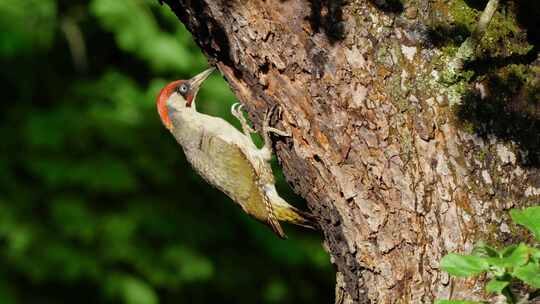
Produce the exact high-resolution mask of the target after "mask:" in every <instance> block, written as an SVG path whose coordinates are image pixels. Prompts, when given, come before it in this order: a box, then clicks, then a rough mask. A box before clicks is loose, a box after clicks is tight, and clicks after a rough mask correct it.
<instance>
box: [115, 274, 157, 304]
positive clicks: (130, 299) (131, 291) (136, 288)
mask: <svg viewBox="0 0 540 304" xmlns="http://www.w3.org/2000/svg"><path fill="white" fill-rule="evenodd" d="M107 290H108V293H109V295H110V296H112V297H114V298H121V299H122V300H123V302H124V303H125V304H158V303H159V299H158V296H157V295H156V292H155V291H154V289H153V288H152V287H151V286H150V285H148V284H147V283H146V282H144V281H142V280H140V279H139V278H137V277H134V276H131V275H126V274H115V275H113V276H112V277H111V278H109V281H108V282H107Z"/></svg>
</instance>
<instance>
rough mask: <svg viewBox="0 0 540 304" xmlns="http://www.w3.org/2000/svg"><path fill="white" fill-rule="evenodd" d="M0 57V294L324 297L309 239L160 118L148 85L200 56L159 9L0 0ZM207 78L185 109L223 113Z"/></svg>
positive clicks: (313, 240) (324, 280)
mask: <svg viewBox="0 0 540 304" xmlns="http://www.w3.org/2000/svg"><path fill="white" fill-rule="evenodd" d="M0 64H1V66H2V69H0V80H1V81H2V93H3V94H2V95H3V101H2V103H0V118H1V119H0V126H1V127H0V137H1V139H2V140H1V141H0V151H1V152H2V155H3V157H2V158H0V303H5V304H15V303H125V304H154V303H216V302H219V303H323V302H330V301H331V298H332V296H331V294H332V293H333V291H332V290H333V287H332V286H333V280H334V278H333V272H332V270H331V267H330V265H329V258H328V256H327V255H326V253H325V252H324V251H323V250H322V248H321V245H320V244H321V239H320V237H319V236H318V235H317V234H316V233H314V232H311V231H306V230H302V229H296V228H295V227H290V226H289V227H286V229H287V232H288V234H289V239H288V240H286V241H282V240H279V239H278V238H277V237H276V236H274V235H273V233H272V232H271V231H270V230H269V229H268V228H267V227H265V226H263V225H262V224H260V223H258V222H256V221H254V220H252V219H251V218H248V217H247V216H246V215H245V214H243V212H242V211H241V210H240V208H238V207H235V206H234V205H233V204H232V203H231V202H230V201H229V200H228V199H227V198H226V197H225V196H224V195H223V194H221V193H219V192H218V191H217V190H214V189H212V188H210V187H209V186H208V185H206V184H205V183H204V182H203V181H202V179H201V178H200V177H198V176H196V175H195V174H194V173H193V171H192V170H191V168H190V167H189V165H188V164H187V163H186V161H185V159H184V156H183V153H182V152H181V150H180V148H179V146H177V144H176V143H175V141H174V139H173V138H172V136H170V135H169V134H168V133H167V131H166V130H165V129H164V128H163V127H162V126H161V123H160V122H159V119H158V115H157V113H156V110H155V104H154V100H155V96H156V94H157V92H158V91H159V89H160V88H161V87H162V86H163V85H164V84H165V83H166V82H167V81H171V80H174V79H178V78H189V77H191V76H193V75H194V74H195V73H197V72H199V71H201V70H203V69H204V68H205V67H206V65H207V64H206V60H205V58H204V56H203V55H202V54H201V53H200V51H199V50H198V48H197V47H196V45H195V44H194V43H193V41H192V40H191V36H190V34H189V33H188V32H187V31H186V30H185V29H184V28H183V27H182V26H181V24H180V23H179V21H178V20H177V18H176V17H175V16H174V15H173V14H172V13H171V11H170V10H169V9H168V7H166V6H163V7H161V6H159V4H158V3H157V0H114V1H111V0H92V1H82V0H0ZM217 74H218V73H215V75H213V76H212V77H211V78H210V79H209V80H208V81H207V82H206V83H205V85H204V87H203V90H202V91H201V93H200V94H199V97H198V100H199V102H198V107H199V109H201V110H202V111H203V112H206V113H210V114H212V115H219V116H222V117H225V118H227V119H229V120H231V121H232V120H233V119H232V117H231V115H230V114H229V107H230V105H231V104H232V103H233V102H234V97H233V95H232V94H231V93H230V91H229V89H228V87H227V85H226V83H225V82H224V81H223V79H222V78H221V77H220V76H219V75H217ZM278 180H279V181H280V184H279V185H278V186H279V188H280V192H281V193H283V194H284V196H285V197H286V198H288V199H289V200H291V201H292V202H293V203H294V204H296V205H298V203H299V202H301V200H299V199H298V198H297V197H295V196H293V195H292V193H291V192H290V190H289V189H288V188H287V187H286V186H285V183H284V181H283V178H282V176H278Z"/></svg>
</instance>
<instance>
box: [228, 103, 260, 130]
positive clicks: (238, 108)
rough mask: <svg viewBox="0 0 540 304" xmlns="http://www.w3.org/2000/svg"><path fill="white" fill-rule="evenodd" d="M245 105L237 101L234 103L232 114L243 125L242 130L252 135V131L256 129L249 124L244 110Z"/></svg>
mask: <svg viewBox="0 0 540 304" xmlns="http://www.w3.org/2000/svg"><path fill="white" fill-rule="evenodd" d="M243 107H244V105H243V104H241V103H239V102H237V103H235V104H233V105H232V107H231V114H232V115H233V116H234V117H236V119H238V121H240V124H241V125H242V131H243V132H244V134H245V135H247V136H251V133H255V132H256V131H255V130H254V129H253V128H252V127H251V126H250V125H249V124H248V122H247V120H246V117H245V116H244V113H243V112H242V108H243Z"/></svg>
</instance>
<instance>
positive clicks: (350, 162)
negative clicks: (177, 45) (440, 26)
mask: <svg viewBox="0 0 540 304" xmlns="http://www.w3.org/2000/svg"><path fill="white" fill-rule="evenodd" d="M163 2H165V3H167V4H168V5H169V6H170V7H171V9H172V10H173V11H174V12H175V13H176V14H177V16H178V17H179V19H180V20H181V21H182V22H183V23H184V24H185V25H186V26H187V27H188V29H189V30H190V31H191V32H192V33H193V35H194V37H195V40H196V41H197V43H198V44H199V45H200V47H201V48H202V49H203V51H204V52H205V53H206V55H207V56H208V58H209V60H210V62H211V63H213V64H216V65H217V66H218V67H219V69H220V70H221V72H222V73H223V75H224V76H225V78H226V79H227V81H228V82H229V84H230V86H231V87H232V89H233V91H234V92H235V94H236V96H237V97H238V99H239V100H240V101H241V102H242V103H243V104H245V105H246V109H247V110H248V112H249V115H250V117H251V119H252V121H253V122H254V123H255V125H257V126H259V123H260V121H261V118H262V117H263V113H264V112H265V111H266V110H267V109H268V108H269V107H270V106H272V105H279V107H280V108H281V110H282V111H281V113H282V114H281V116H280V117H277V115H276V117H275V120H274V121H275V122H276V123H277V126H278V127H279V128H282V129H287V130H290V131H291V132H292V137H290V138H277V137H276V138H274V140H275V143H276V144H275V148H276V150H277V154H278V157H279V160H280V163H281V164H282V166H283V170H284V173H285V176H286V177H287V179H288V181H289V183H290V185H291V186H292V187H293V188H294V190H295V191H296V192H297V193H298V194H300V195H301V196H302V197H304V198H305V199H306V200H307V202H308V206H309V208H310V209H311V211H312V212H313V213H314V214H315V215H317V216H318V217H319V221H320V224H321V227H322V230H323V233H324V237H325V246H326V248H327V249H328V251H329V252H330V254H331V257H332V262H333V263H334V264H335V266H336V268H337V286H336V303H432V302H433V301H434V299H436V298H442V299H447V298H467V299H475V298H479V297H483V296H485V295H483V294H482V288H481V286H482V280H483V279H484V278H482V277H480V278H474V279H468V280H456V279H453V278H449V276H448V275H447V274H446V273H444V272H442V271H441V270H440V268H439V265H438V263H439V260H440V259H441V257H442V256H444V255H445V254H446V253H448V252H468V251H470V249H471V247H472V245H473V244H474V243H475V242H477V241H478V240H487V241H492V242H495V243H498V244H501V243H503V242H504V241H505V240H508V239H510V238H512V235H513V234H511V233H510V231H511V230H512V229H513V228H514V226H513V225H512V224H511V223H510V222H509V218H508V215H507V212H506V211H507V210H508V209H509V208H511V207H515V206H525V205H527V204H531V202H533V201H534V200H535V199H538V198H539V195H540V174H539V170H538V166H537V164H538V158H537V157H538V150H535V149H536V148H537V147H536V146H534V145H532V146H531V145H528V146H523V145H521V144H520V142H517V141H516V140H512V139H514V138H508V137H505V138H504V141H503V138H501V137H500V136H497V135H498V134H494V133H489V132H488V133H486V136H480V135H478V134H476V133H474V132H473V133H471V132H466V131H464V130H463V129H462V128H461V127H460V124H459V122H458V121H457V118H456V110H455V107H456V106H454V105H453V104H452V103H453V101H452V96H454V95H452V94H453V93H452V92H450V90H449V89H448V87H447V86H444V85H442V84H441V82H440V81H439V79H440V74H441V73H442V72H441V67H444V65H445V61H444V56H443V54H442V52H441V50H440V49H439V47H438V46H437V45H434V44H433V43H432V42H431V41H430V38H429V35H428V34H427V33H428V29H427V27H428V26H429V25H430V24H433V22H435V21H437V20H439V19H440V20H445V19H451V16H449V13H448V9H447V6H448V3H447V1H443V0H437V1H427V0H418V1H409V2H407V3H409V4H410V5H408V6H407V5H406V6H405V7H402V6H401V5H396V4H394V5H392V3H399V2H396V1H387V2H385V1H373V2H370V1H366V0H355V1H343V0H334V1H316V0H310V1H307V0H266V1H264V0H221V1H220V0H205V1H195V0H193V1H189V0H184V1H180V0H164V1H163ZM388 3H389V4H388ZM482 94H483V93H482ZM458 97H460V98H461V97H463V96H458ZM461 100H463V99H462V98H461ZM466 114H467V113H466ZM531 123H532V125H531V126H532V127H531V128H533V130H538V120H537V119H536V120H534V119H533V120H531ZM534 128H536V129H534ZM532 134H535V133H532ZM508 139H510V140H508ZM532 140H533V141H534V140H536V139H534V138H533V139H532ZM535 143H536V141H535ZM531 147H532V148H531Z"/></svg>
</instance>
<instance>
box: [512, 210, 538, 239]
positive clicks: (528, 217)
mask: <svg viewBox="0 0 540 304" xmlns="http://www.w3.org/2000/svg"><path fill="white" fill-rule="evenodd" d="M510 215H511V216H512V220H513V221H514V222H516V223H517V224H520V225H522V226H525V227H526V228H527V229H529V230H530V231H531V232H532V233H533V235H534V237H535V238H536V239H537V240H538V241H540V206H536V207H530V208H526V209H523V210H517V209H512V210H510Z"/></svg>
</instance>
